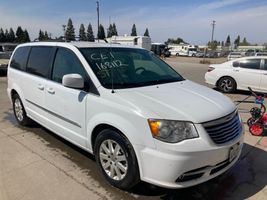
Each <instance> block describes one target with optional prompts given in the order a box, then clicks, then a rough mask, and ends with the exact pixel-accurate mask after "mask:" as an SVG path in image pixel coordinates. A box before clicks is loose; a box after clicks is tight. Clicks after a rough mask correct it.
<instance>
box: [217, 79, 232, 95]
mask: <svg viewBox="0 0 267 200" xmlns="http://www.w3.org/2000/svg"><path fill="white" fill-rule="evenodd" d="M218 88H219V90H221V91H222V92H225V93H231V92H234V91H235V90H236V82H235V80H234V79H233V78H231V77H223V78H221V79H220V80H219V82H218Z"/></svg>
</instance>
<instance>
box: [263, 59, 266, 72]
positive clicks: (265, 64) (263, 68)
mask: <svg viewBox="0 0 267 200" xmlns="http://www.w3.org/2000/svg"><path fill="white" fill-rule="evenodd" d="M263 69H264V70H267V59H265V60H264V67H263Z"/></svg>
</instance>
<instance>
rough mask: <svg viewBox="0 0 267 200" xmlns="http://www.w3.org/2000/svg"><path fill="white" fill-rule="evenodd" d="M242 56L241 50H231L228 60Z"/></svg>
mask: <svg viewBox="0 0 267 200" xmlns="http://www.w3.org/2000/svg"><path fill="white" fill-rule="evenodd" d="M241 57H242V54H241V52H230V53H229V55H228V56H227V60H233V59H237V58H241Z"/></svg>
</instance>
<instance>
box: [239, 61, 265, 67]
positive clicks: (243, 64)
mask: <svg viewBox="0 0 267 200" xmlns="http://www.w3.org/2000/svg"><path fill="white" fill-rule="evenodd" d="M260 65H261V59H248V60H242V61H240V62H239V66H240V67H242V68H248V69H260Z"/></svg>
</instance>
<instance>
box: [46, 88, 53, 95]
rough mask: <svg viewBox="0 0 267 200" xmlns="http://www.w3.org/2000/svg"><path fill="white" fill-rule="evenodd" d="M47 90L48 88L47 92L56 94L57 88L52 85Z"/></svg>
mask: <svg viewBox="0 0 267 200" xmlns="http://www.w3.org/2000/svg"><path fill="white" fill-rule="evenodd" d="M46 90H47V92H48V93H50V94H55V90H54V89H53V88H50V87H49V88H47V89H46Z"/></svg>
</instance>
